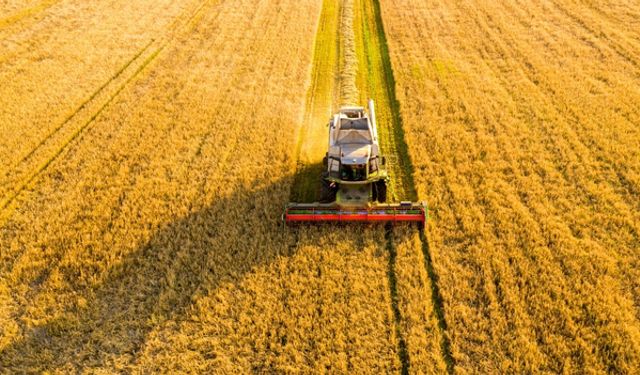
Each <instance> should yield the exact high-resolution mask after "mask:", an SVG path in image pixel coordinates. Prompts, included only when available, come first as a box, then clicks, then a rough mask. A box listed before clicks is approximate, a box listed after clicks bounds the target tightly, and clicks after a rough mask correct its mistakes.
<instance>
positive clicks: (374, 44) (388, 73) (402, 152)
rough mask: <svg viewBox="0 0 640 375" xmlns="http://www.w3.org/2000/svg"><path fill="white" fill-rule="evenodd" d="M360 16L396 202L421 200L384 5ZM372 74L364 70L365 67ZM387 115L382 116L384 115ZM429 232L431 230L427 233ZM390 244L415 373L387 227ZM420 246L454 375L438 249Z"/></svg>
mask: <svg viewBox="0 0 640 375" xmlns="http://www.w3.org/2000/svg"><path fill="white" fill-rule="evenodd" d="M358 8H359V12H361V13H360V17H359V20H360V25H359V29H360V38H361V39H360V45H361V46H362V47H361V48H360V49H361V53H360V54H359V60H360V63H359V66H360V73H359V79H358V82H359V85H360V86H361V89H360V93H361V96H360V100H365V99H366V98H367V96H368V97H371V98H373V99H374V101H375V103H376V108H377V110H376V116H377V119H376V120H377V122H378V124H379V126H378V131H379V137H380V147H381V148H382V151H383V153H384V154H386V155H392V156H395V157H396V158H395V160H393V161H392V163H391V165H389V166H388V168H389V174H390V176H391V186H390V189H389V191H390V193H391V197H392V199H393V200H395V201H398V200H411V201H416V200H418V194H417V190H416V186H415V181H414V179H413V174H414V167H413V163H412V160H411V157H410V155H409V151H408V147H407V144H406V141H405V134H404V128H403V126H402V117H401V115H400V104H399V102H398V100H397V98H396V93H395V79H394V76H393V69H392V66H391V59H390V56H389V49H388V45H387V40H386V35H385V32H384V24H383V21H382V15H381V10H380V3H379V0H358ZM365 67H366V69H363V68H365ZM380 114H382V116H380ZM425 230H426V229H425ZM385 239H386V241H387V247H388V250H389V257H390V259H389V284H390V289H391V290H390V293H391V300H392V304H393V306H392V309H393V311H394V318H395V320H396V329H397V332H398V337H399V343H398V354H399V356H400V360H401V362H402V365H403V372H407V373H408V371H409V368H410V358H409V354H408V352H407V348H406V345H407V344H406V342H405V339H404V338H403V337H402V335H401V334H402V332H401V331H402V330H401V328H400V324H401V321H402V314H401V311H400V307H399V306H398V305H397V304H398V296H397V293H398V291H397V287H396V283H397V281H396V276H395V257H396V255H397V251H396V245H395V241H394V231H393V227H392V226H387V228H386V230H385ZM420 242H421V250H422V256H423V259H424V268H425V270H426V272H427V275H428V277H429V282H430V285H431V296H430V300H431V303H432V304H433V307H434V314H435V318H436V320H437V322H438V328H439V329H440V333H441V342H440V346H441V351H442V355H443V357H444V361H445V363H446V365H447V372H448V373H453V370H454V366H455V362H454V360H453V355H452V353H451V342H450V340H449V338H448V336H447V323H446V316H445V309H444V301H443V297H442V294H441V292H440V287H439V284H438V275H437V273H436V271H435V268H434V265H433V254H432V249H431V247H430V245H429V239H428V237H427V234H426V232H425V231H421V232H420Z"/></svg>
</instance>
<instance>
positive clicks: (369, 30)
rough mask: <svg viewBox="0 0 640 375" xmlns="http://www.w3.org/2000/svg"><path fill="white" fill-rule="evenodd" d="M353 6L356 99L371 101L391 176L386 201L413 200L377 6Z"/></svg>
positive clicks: (362, 2)
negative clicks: (356, 67)
mask: <svg viewBox="0 0 640 375" xmlns="http://www.w3.org/2000/svg"><path fill="white" fill-rule="evenodd" d="M355 9H356V17H355V30H356V50H357V55H358V76H357V85H358V90H359V92H360V102H361V103H363V104H364V105H366V102H367V100H368V99H373V100H374V102H375V108H376V122H377V125H378V138H379V140H380V147H381V149H382V154H383V155H385V156H386V159H387V169H388V171H389V176H390V177H391V182H390V184H389V187H388V191H389V200H391V201H401V200H411V201H415V200H417V198H418V197H417V194H416V189H415V186H414V182H413V166H412V164H411V159H410V158H409V153H408V151H407V144H406V143H405V140H404V130H403V128H402V120H401V118H400V108H399V104H398V101H397V99H396V93H395V81H394V79H393V70H392V68H391V61H390V59H389V50H388V48H387V42H386V38H385V35H384V29H383V26H382V19H381V17H380V10H379V5H378V3H377V2H375V1H372V0H358V4H357V6H356V7H355Z"/></svg>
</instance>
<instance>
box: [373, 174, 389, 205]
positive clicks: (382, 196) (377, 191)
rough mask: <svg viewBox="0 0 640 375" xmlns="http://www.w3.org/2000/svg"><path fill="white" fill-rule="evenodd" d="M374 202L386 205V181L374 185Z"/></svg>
mask: <svg viewBox="0 0 640 375" xmlns="http://www.w3.org/2000/svg"><path fill="white" fill-rule="evenodd" d="M373 193H374V197H373V198H374V200H377V201H378V203H385V202H386V201H387V182H386V181H385V180H380V181H376V182H375V183H374V184H373Z"/></svg>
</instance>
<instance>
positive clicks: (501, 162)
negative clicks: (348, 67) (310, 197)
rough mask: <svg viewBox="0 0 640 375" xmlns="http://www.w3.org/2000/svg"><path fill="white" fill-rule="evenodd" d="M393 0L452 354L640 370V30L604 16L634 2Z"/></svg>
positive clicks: (557, 368)
mask: <svg viewBox="0 0 640 375" xmlns="http://www.w3.org/2000/svg"><path fill="white" fill-rule="evenodd" d="M567 4H571V3H567ZM381 6H382V16H383V19H384V24H385V30H386V31H387V39H388V41H389V50H390V54H391V58H392V63H393V67H394V73H395V78H396V80H397V94H398V99H399V101H400V103H401V113H402V119H403V124H404V125H405V129H406V134H407V143H408V145H409V153H410V155H411V157H412V161H413V164H414V167H415V179H416V188H417V190H418V193H419V196H420V197H423V198H426V199H428V201H429V203H430V206H431V207H432V208H433V210H432V213H433V214H434V215H433V216H434V220H433V221H432V223H431V225H430V226H429V228H428V229H429V231H428V236H429V239H430V245H431V250H432V254H433V261H434V268H435V271H436V273H437V275H438V278H439V289H440V291H441V293H442V296H443V300H444V317H445V320H446V326H447V333H448V336H449V337H450V338H451V352H452V357H453V362H454V365H455V367H456V368H457V369H458V370H462V371H470V372H515V373H522V372H536V371H550V372H561V371H577V372H585V371H589V370H591V371H593V370H595V371H603V372H604V371H613V372H623V373H624V372H627V373H634V372H637V371H638V368H639V367H640V357H639V356H638V353H639V352H640V350H639V349H640V324H639V322H638V319H639V317H640V310H638V307H637V306H639V302H640V299H639V297H638V295H639V292H640V288H639V287H638V281H637V280H640V275H639V274H638V261H639V259H638V256H637V249H638V246H639V244H640V239H639V236H638V233H640V227H639V226H638V223H639V222H640V216H638V213H637V205H638V197H637V191H638V190H637V188H638V181H636V179H637V177H636V176H637V175H638V174H637V173H638V165H637V162H638V160H639V159H638V157H637V152H638V147H637V145H638V142H639V141H640V136H639V134H638V132H637V128H638V120H639V119H638V112H637V109H634V105H633V103H634V102H637V100H638V99H637V94H638V93H637V90H636V91H634V90H633V89H632V86H633V85H632V84H631V85H630V83H631V82H637V80H638V73H639V69H638V67H637V66H636V64H635V63H634V61H635V60H634V57H633V56H635V55H636V53H637V47H636V46H635V44H634V42H633V40H634V38H633V37H634V36H635V38H637V30H636V31H635V34H634V32H632V31H631V30H622V29H619V30H616V29H615V28H614V26H613V23H610V22H608V23H607V22H605V21H603V20H604V19H606V18H607V17H614V18H616V17H626V15H625V14H626V13H624V12H621V13H615V11H614V10H615V9H616V7H614V6H611V7H609V6H608V5H601V6H600V7H601V8H602V9H605V8H606V11H602V12H596V11H593V9H592V10H591V11H589V13H588V14H585V12H587V10H586V9H589V8H588V7H581V8H580V9H579V10H578V9H577V8H575V9H571V10H570V11H569V12H565V11H563V9H564V8H565V7H566V6H567V5H565V3H564V2H563V4H557V3H553V2H548V1H535V2H525V3H523V2H517V1H504V2H498V3H488V2H482V1H474V2H471V3H460V2H456V1H448V0H442V1H436V2H430V3H428V4H425V3H423V2H419V1H409V2H400V1H395V0H382V1H381ZM591 6H592V7H593V6H594V4H591ZM633 9H634V8H632V7H630V8H628V9H626V10H625V12H626V11H633ZM612 12H613V13H612ZM541 14H544V15H545V16H544V17H540V16H539V15H541ZM604 14H608V16H605V15H604ZM572 15H576V16H577V17H578V18H577V19H576V18H575V17H573V16H572ZM637 16H638V14H636V17H637ZM580 20H582V21H580ZM594 25H599V26H594ZM605 26H606V27H605ZM593 30H601V31H603V32H604V33H605V34H606V36H607V38H600V37H596V35H594V33H593ZM592 56H597V58H592ZM622 134H624V136H621V135H622ZM634 145H635V146H634Z"/></svg>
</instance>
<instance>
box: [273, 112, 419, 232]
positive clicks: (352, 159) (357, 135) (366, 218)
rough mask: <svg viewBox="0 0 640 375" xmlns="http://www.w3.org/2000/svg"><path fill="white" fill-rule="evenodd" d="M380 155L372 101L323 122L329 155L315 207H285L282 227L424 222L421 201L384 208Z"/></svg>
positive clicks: (384, 183)
mask: <svg viewBox="0 0 640 375" xmlns="http://www.w3.org/2000/svg"><path fill="white" fill-rule="evenodd" d="M385 164H386V162H385V157H384V156H382V155H380V146H379V144H378V130H377V128H376V117H375V112H374V107H373V100H369V113H368V114H367V113H366V112H365V109H364V108H363V107H342V108H341V109H340V112H339V113H337V114H336V115H334V117H333V119H332V120H331V121H330V122H329V151H328V152H327V155H326V156H325V158H324V160H323V165H324V168H325V170H324V172H323V174H322V194H321V199H320V202H315V203H289V204H288V205H287V207H286V209H285V212H284V214H283V220H284V221H285V222H286V223H287V224H293V223H301V222H302V223H304V222H312V223H313V222H316V223H317V222H416V223H419V225H420V226H421V227H424V223H425V222H426V221H427V215H428V214H427V212H428V210H427V205H426V203H424V202H408V201H402V202H400V203H386V201H387V182H388V181H389V175H388V174H387V170H386V169H385Z"/></svg>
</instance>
